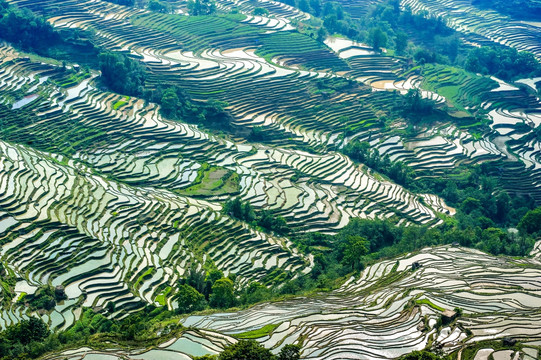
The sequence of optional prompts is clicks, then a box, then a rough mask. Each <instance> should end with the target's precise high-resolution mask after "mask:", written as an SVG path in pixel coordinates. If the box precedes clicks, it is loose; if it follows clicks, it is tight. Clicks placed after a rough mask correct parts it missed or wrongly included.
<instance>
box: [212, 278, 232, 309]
mask: <svg viewBox="0 0 541 360" xmlns="http://www.w3.org/2000/svg"><path fill="white" fill-rule="evenodd" d="M234 290H235V289H234V285H233V281H231V280H230V279H226V278H224V279H220V280H218V281H216V282H215V283H214V285H212V294H211V295H210V306H212V307H214V308H229V307H232V306H234V305H235V303H236V298H235V294H234Z"/></svg>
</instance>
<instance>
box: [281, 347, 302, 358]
mask: <svg viewBox="0 0 541 360" xmlns="http://www.w3.org/2000/svg"><path fill="white" fill-rule="evenodd" d="M300 357H301V347H300V346H299V345H293V344H289V345H286V346H284V347H283V348H282V349H281V350H280V354H278V360H299V359H300Z"/></svg>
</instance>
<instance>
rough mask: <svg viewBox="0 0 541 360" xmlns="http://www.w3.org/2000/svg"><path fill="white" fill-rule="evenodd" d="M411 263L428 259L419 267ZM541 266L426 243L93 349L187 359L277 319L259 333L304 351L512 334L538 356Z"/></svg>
mask: <svg viewBox="0 0 541 360" xmlns="http://www.w3.org/2000/svg"><path fill="white" fill-rule="evenodd" d="M413 263H419V264H420V265H421V267H420V268H419V269H418V270H415V271H412V270H411V268H412V264H413ZM540 265H541V263H539V260H538V259H537V258H532V259H529V260H525V259H524V260H518V261H517V260H513V259H507V258H501V257H500V258H496V257H491V256H487V255H486V254H483V253H481V252H478V251H474V250H468V249H464V248H459V247H436V248H428V249H424V250H422V251H420V252H419V253H415V254H408V255H406V256H404V257H401V258H399V259H397V260H389V261H383V262H381V263H378V264H376V265H373V266H371V267H368V268H367V269H365V270H364V271H363V273H362V275H361V276H360V277H359V278H357V279H354V278H351V279H350V280H349V281H347V282H346V283H345V284H344V285H343V286H342V287H341V288H340V289H338V290H337V291H334V292H332V293H330V294H329V293H326V294H321V295H320V296H315V297H311V298H296V299H291V300H287V301H283V302H279V303H273V304H263V305H259V306H256V307H253V308H251V309H249V310H246V311H241V312H237V313H219V314H214V315H208V316H189V317H187V318H185V319H184V320H183V321H182V323H183V324H184V325H186V326H195V327H197V328H200V329H201V328H202V329H206V330H204V331H198V332H194V331H191V330H190V331H187V332H186V333H185V334H184V335H183V336H182V337H180V338H179V339H178V340H176V339H173V340H171V341H169V342H167V343H164V344H162V345H160V346H159V347H157V348H156V349H153V350H150V351H147V350H146V349H138V350H133V351H132V352H131V353H129V354H128V353H126V352H117V351H114V350H113V351H106V352H100V351H96V352H95V353H96V354H98V353H100V354H108V355H115V356H116V355H120V354H122V355H123V356H127V357H128V358H133V359H150V358H151V356H162V357H163V358H166V357H167V358H175V359H177V358H178V359H188V357H187V355H199V354H201V353H208V354H212V353H216V352H218V351H219V350H220V349H221V348H222V347H223V346H224V344H227V343H229V342H234V341H235V339H234V337H233V336H235V334H240V333H246V332H247V331H252V330H256V329H260V328H262V327H263V326H265V325H267V324H273V325H274V326H273V327H272V328H273V329H272V330H271V331H270V332H269V333H268V334H267V335H264V336H262V337H260V338H259V339H258V341H260V342H262V343H263V344H264V345H265V346H267V347H270V348H273V349H274V351H278V350H279V349H280V348H281V347H282V346H284V345H285V344H290V343H295V342H299V341H300V342H301V343H302V344H303V353H302V357H303V358H304V359H389V358H396V357H398V356H400V355H402V354H406V353H408V352H411V351H414V350H420V349H423V348H424V347H425V346H426V345H427V343H432V344H436V345H437V346H438V347H439V348H441V349H442V351H444V352H446V353H449V352H451V351H454V350H459V349H460V348H461V347H462V346H463V345H462V343H463V342H465V343H466V344H472V343H475V342H479V341H484V340H488V339H495V338H502V337H505V336H510V337H514V338H522V339H529V340H528V341H529V343H527V344H525V347H524V349H523V350H522V351H521V353H522V354H523V355H521V356H525V358H528V356H530V357H531V356H532V354H533V356H534V358H535V357H536V356H537V354H538V346H539V341H540V339H541V330H540V329H541V318H540V317H539V311H538V305H539V302H540V290H541V283H540V282H539V279H540V276H541V273H540V270H539V269H540V268H539V266H540ZM455 307H460V308H462V309H463V315H461V316H460V317H459V318H458V320H457V321H456V322H452V323H451V324H449V325H446V324H443V325H439V324H438V319H439V317H440V314H441V311H442V309H454V308H455ZM218 334H221V335H218ZM480 352H481V354H482V353H483V352H489V353H490V352H492V351H490V350H489V351H487V350H480ZM85 353H89V354H93V353H94V352H93V351H92V350H91V349H79V350H77V351H72V352H69V353H65V354H63V355H62V356H66V357H67V358H68V359H80V358H81V356H82V355H83V354H85ZM511 354H513V351H511V353H510V354H509V355H511ZM528 354H530V355H528ZM502 355H503V353H502ZM88 356H89V355H87V357H88ZM87 357H85V359H86V358H87ZM61 358H63V357H51V359H61ZM90 358H91V359H94V357H90ZM96 359H98V357H96ZM528 359H529V358H528Z"/></svg>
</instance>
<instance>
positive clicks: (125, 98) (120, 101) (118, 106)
mask: <svg viewBox="0 0 541 360" xmlns="http://www.w3.org/2000/svg"><path fill="white" fill-rule="evenodd" d="M128 100H130V97H129V96H125V97H124V99H122V100H118V101H117V102H115V103H114V104H113V110H118V108H120V107H121V106H124V105H126V104H127V103H128Z"/></svg>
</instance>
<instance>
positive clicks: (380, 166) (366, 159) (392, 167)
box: [342, 139, 415, 186]
mask: <svg viewBox="0 0 541 360" xmlns="http://www.w3.org/2000/svg"><path fill="white" fill-rule="evenodd" d="M342 152H343V153H344V154H345V155H347V156H349V157H350V158H351V159H352V160H353V161H358V162H360V163H363V164H365V165H366V166H368V167H370V168H372V169H374V170H376V171H378V172H380V173H382V174H385V175H387V176H388V177H389V178H391V179H392V180H393V181H394V182H396V183H397V184H400V185H403V186H410V185H411V184H413V179H414V177H415V172H414V171H413V170H412V169H411V168H410V167H408V166H407V165H406V164H404V163H403V162H401V161H394V162H393V161H391V159H390V158H389V155H387V154H386V155H384V156H381V154H380V153H379V151H378V149H375V148H372V147H371V146H370V144H369V143H368V142H366V141H359V140H357V139H355V140H353V141H350V142H349V143H348V144H347V145H346V146H344V148H343V149H342Z"/></svg>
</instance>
